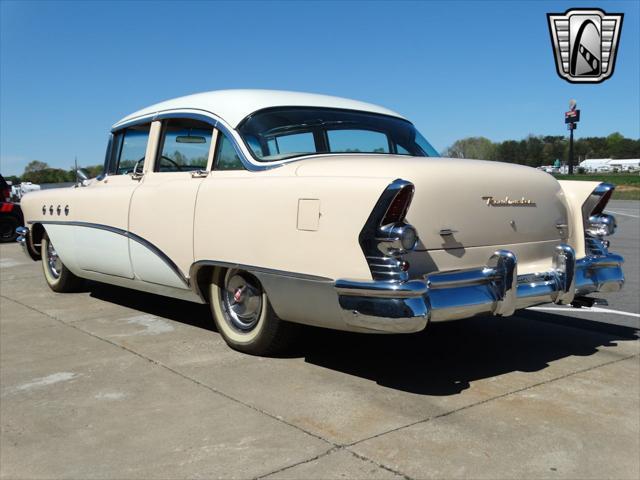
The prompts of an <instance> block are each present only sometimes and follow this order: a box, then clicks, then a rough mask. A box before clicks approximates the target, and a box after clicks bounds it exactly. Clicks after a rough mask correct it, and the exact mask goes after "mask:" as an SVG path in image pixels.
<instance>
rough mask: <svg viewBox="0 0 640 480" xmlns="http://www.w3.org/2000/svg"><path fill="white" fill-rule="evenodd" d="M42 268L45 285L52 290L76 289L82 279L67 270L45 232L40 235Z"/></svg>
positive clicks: (69, 290) (72, 290) (60, 291)
mask: <svg viewBox="0 0 640 480" xmlns="http://www.w3.org/2000/svg"><path fill="white" fill-rule="evenodd" d="M40 248H41V250H40V253H41V256H42V270H43V271H44V278H45V280H46V281H47V285H49V288H50V289H51V290H53V291H54V292H58V293H68V292H75V291H77V290H78V289H79V288H80V287H81V285H82V279H81V278H79V277H76V276H75V275H74V274H73V273H71V270H69V269H68V268H67V267H66V266H65V264H64V263H62V260H60V257H59V256H58V252H56V249H55V248H54V246H53V243H51V240H50V239H49V237H48V236H47V234H46V233H45V234H44V235H43V237H42V245H41V247H40Z"/></svg>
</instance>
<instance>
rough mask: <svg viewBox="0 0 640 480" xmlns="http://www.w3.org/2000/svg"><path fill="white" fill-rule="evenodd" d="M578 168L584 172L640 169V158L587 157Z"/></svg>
mask: <svg viewBox="0 0 640 480" xmlns="http://www.w3.org/2000/svg"><path fill="white" fill-rule="evenodd" d="M579 167H580V168H584V170H585V171H586V172H590V173H592V172H612V171H614V170H617V171H619V172H632V171H636V170H640V159H637V158H630V159H616V158H589V159H587V160H583V161H582V162H580V165H579Z"/></svg>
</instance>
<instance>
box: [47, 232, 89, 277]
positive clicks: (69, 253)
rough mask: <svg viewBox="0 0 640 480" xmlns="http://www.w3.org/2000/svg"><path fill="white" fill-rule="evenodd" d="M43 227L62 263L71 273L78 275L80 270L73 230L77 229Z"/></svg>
mask: <svg viewBox="0 0 640 480" xmlns="http://www.w3.org/2000/svg"><path fill="white" fill-rule="evenodd" d="M45 227H46V228H45V230H46V232H47V235H48V236H49V240H50V241H51V243H52V244H53V247H54V248H55V249H56V252H57V253H58V256H59V257H60V260H62V263H64V264H65V266H66V267H67V268H68V269H69V270H71V271H72V272H73V273H75V274H76V275H79V274H80V270H81V268H80V266H79V265H78V251H77V249H76V241H75V236H74V229H76V228H78V227H74V226H72V225H45Z"/></svg>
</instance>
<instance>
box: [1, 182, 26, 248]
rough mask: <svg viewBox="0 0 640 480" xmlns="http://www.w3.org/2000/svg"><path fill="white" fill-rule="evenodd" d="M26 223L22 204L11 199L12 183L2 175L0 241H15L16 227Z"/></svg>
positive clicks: (16, 235) (16, 236)
mask: <svg viewBox="0 0 640 480" xmlns="http://www.w3.org/2000/svg"><path fill="white" fill-rule="evenodd" d="M22 225H24V219H23V217H22V210H21V209H20V205H19V204H17V203H14V202H13V201H12V199H11V185H9V183H7V181H6V180H5V179H4V177H3V176H2V175H0V242H1V243H7V242H14V241H15V240H16V238H18V234H17V232H16V229H17V228H18V227H20V226H22Z"/></svg>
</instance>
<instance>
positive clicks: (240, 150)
mask: <svg viewBox="0 0 640 480" xmlns="http://www.w3.org/2000/svg"><path fill="white" fill-rule="evenodd" d="M167 118H189V119H191V120H199V121H201V122H205V123H208V124H210V125H211V126H213V128H217V129H218V130H220V131H221V132H222V133H223V134H225V135H226V137H227V138H228V139H229V141H230V142H231V144H232V145H233V148H234V150H235V151H236V153H237V155H238V157H239V158H240V161H241V162H242V165H243V166H244V167H245V168H246V169H247V170H249V171H251V172H259V171H264V170H271V169H272V168H277V167H279V166H281V165H282V164H283V163H284V162H279V163H274V164H269V165H260V164H256V163H255V162H253V161H252V160H251V155H250V153H249V152H248V151H247V150H246V147H245V145H244V142H242V141H240V140H239V139H238V137H237V133H236V131H235V130H234V129H233V128H231V127H230V126H229V125H227V123H226V122H224V121H223V120H222V119H221V118H219V117H218V116H216V115H214V114H213V113H211V112H208V111H207V110H197V109H189V110H181V109H178V110H165V111H162V112H155V113H150V114H147V115H142V116H140V117H136V118H132V119H130V120H128V121H126V122H122V123H118V124H116V125H114V126H113V128H112V129H111V132H112V133H116V132H119V131H120V130H122V129H125V128H129V127H132V126H135V125H140V124H142V123H147V122H153V121H156V120H163V119H167Z"/></svg>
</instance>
